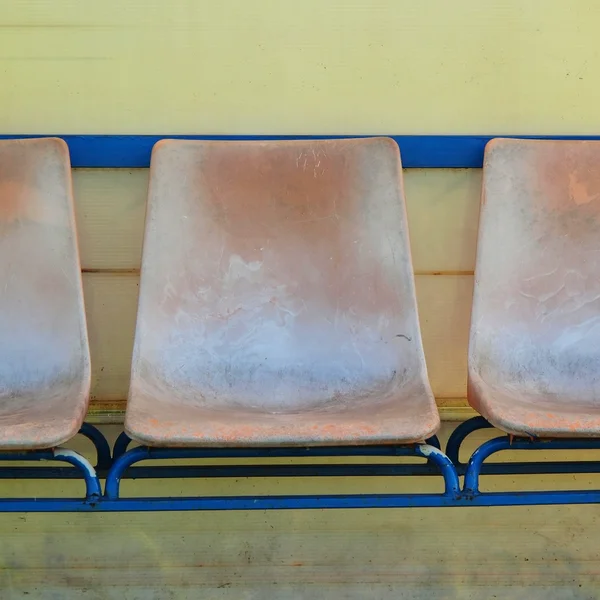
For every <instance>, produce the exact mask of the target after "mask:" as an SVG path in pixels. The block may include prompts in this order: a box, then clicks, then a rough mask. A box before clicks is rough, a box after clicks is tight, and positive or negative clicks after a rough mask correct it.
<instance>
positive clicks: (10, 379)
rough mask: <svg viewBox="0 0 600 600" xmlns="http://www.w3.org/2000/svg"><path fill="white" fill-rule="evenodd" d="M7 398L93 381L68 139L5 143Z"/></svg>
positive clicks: (1, 346)
mask: <svg viewBox="0 0 600 600" xmlns="http://www.w3.org/2000/svg"><path fill="white" fill-rule="evenodd" d="M0 340H1V343H0V398H6V397H8V398H10V397H14V396H19V395H22V394H27V393H29V392H31V391H33V390H35V389H39V388H43V387H46V386H50V385H52V384H54V383H57V382H61V383H68V382H69V381H70V380H72V381H75V382H77V383H78V385H79V384H81V385H83V386H86V385H87V389H88V393H89V379H90V364H89V363H90V361H89V350H88V340H87V330H86V323H85V314H84V306H83V293H82V286H81V269H80V265H79V255H78V249H77V236H76V230H75V219H74V209H73V194H72V185H71V170H70V162H69V153H68V149H67V146H66V144H65V143H64V142H63V141H62V140H59V139H53V138H46V139H27V140H7V141H0Z"/></svg>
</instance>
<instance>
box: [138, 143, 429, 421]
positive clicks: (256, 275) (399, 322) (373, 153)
mask: <svg viewBox="0 0 600 600" xmlns="http://www.w3.org/2000/svg"><path fill="white" fill-rule="evenodd" d="M155 375H156V377H157V378H159V379H160V380H161V381H162V382H163V383H164V384H165V385H166V386H168V388H177V389H178V390H179V391H180V392H181V393H186V390H188V391H189V394H190V396H192V395H194V396H195V397H196V398H197V397H198V386H201V387H202V389H201V390H200V392H201V395H202V396H204V397H206V398H211V399H215V398H216V399H218V401H221V402H224V403H227V402H235V401H236V400H235V398H236V397H238V396H239V394H243V395H244V397H245V398H250V401H251V403H252V405H253V406H255V407H256V408H260V409H267V410H270V409H276V408H277V409H279V408H282V407H284V406H285V407H287V409H289V410H294V408H295V407H298V406H302V407H304V408H306V407H307V406H311V405H315V406H316V405H319V406H321V405H322V402H323V399H324V398H327V397H329V398H333V399H337V400H339V401H343V400H344V398H346V397H348V398H350V397H352V398H354V399H355V398H357V397H360V395H361V394H362V393H364V394H365V395H367V394H368V395H369V396H371V395H372V394H373V392H376V391H377V390H380V391H381V392H382V394H385V393H392V392H393V390H394V389H395V388H397V387H398V386H405V385H410V384H416V382H417V381H418V382H419V383H421V384H422V382H423V380H425V379H426V370H425V364H424V358H423V350H422V345H421V336H420V332H419V324H418V318H417V311H416V300H415V290H414V281H413V273H412V265H411V258H410V249H409V240H408V229H407V223H406V213H405V206H404V198H403V190H402V171H401V164H400V157H399V151H398V147H397V145H396V144H395V143H394V142H393V140H390V139H387V138H371V139H354V140H348V139H346V140H321V141H315V140H308V141H276V142H275V141H274V142H205V141H174V140H165V141H163V142H160V143H159V144H157V146H156V147H155V148H154V151H153V155H152V163H151V174H150V190H149V198H148V209H147V216H146V232H145V240H144V252H143V263H142V279H141V285H140V301H139V312H138V323H137V330H136V342H135V349H134V358H133V373H132V378H133V379H132V388H133V386H135V385H138V384H139V385H143V384H142V381H148V380H149V379H152V378H155ZM157 385H158V384H157ZM265 392H268V393H265ZM271 403H273V404H271Z"/></svg>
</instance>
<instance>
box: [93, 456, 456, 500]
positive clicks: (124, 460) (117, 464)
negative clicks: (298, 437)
mask: <svg viewBox="0 0 600 600" xmlns="http://www.w3.org/2000/svg"><path fill="white" fill-rule="evenodd" d="M390 454H392V455H394V456H417V457H421V458H425V459H427V461H428V462H429V463H431V464H433V465H435V467H436V468H437V469H438V471H439V472H440V473H441V475H442V477H443V479H444V492H443V493H442V494H350V495H327V496H310V495H306V496H248V497H205V498H202V497H200V498H152V499H150V498H144V499H140V498H136V499H122V498H120V482H121V479H122V478H123V476H124V474H125V472H126V471H127V469H129V467H131V466H132V465H133V464H135V463H137V462H140V461H143V460H162V459H197V458H224V457H238V458H240V457H244V458H247V457H264V456H265V455H267V456H269V457H275V456H277V457H281V456H389V455H390ZM323 466H325V467H326V466H328V465H323ZM459 497H460V483H459V480H458V475H457V473H456V469H455V468H454V465H453V464H452V463H451V462H450V460H448V457H447V456H446V455H445V454H444V453H443V452H442V451H441V450H439V449H437V448H435V447H434V446H430V445H428V444H415V445H410V446H389V447H386V446H352V447H339V448H324V447H318V448H262V449H253V448H248V449H237V448H231V449H229V448H215V449H209V448H150V447H146V446H139V447H137V448H133V449H132V450H128V451H127V452H125V453H124V454H121V455H120V456H119V457H118V458H116V459H115V460H114V463H113V466H112V468H111V469H110V471H109V473H108V476H107V478H106V485H105V494H104V498H103V500H102V502H101V503H100V504H99V508H100V509H107V510H232V509H244V510H250V509H254V510H265V509H268V508H278V509H295V508H377V507H392V506H394V507H405V506H447V505H450V504H451V503H452V502H455V501H456V500H457V499H458V498H459Z"/></svg>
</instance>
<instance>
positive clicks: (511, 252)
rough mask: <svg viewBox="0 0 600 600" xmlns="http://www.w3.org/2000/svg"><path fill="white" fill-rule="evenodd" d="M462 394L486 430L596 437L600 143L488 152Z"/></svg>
mask: <svg viewBox="0 0 600 600" xmlns="http://www.w3.org/2000/svg"><path fill="white" fill-rule="evenodd" d="M483 198H485V203H484V204H483V205H482V209H481V220H480V233H479V244H478V250H477V267H476V272H475V292H474V301H473V313H472V324H471V340H470V347H469V385H468V398H469V402H470V404H471V406H473V408H475V409H476V410H477V411H479V412H480V413H481V414H482V415H483V416H485V417H486V418H487V419H488V420H489V421H490V422H491V423H492V424H493V425H495V426H496V427H499V428H500V429H503V430H505V431H507V432H509V433H513V434H516V435H532V436H537V437H557V436H598V435H600V277H599V273H600V142H595V141H532V140H495V141H493V142H490V144H489V145H488V147H487V148H486V154H485V161H484V178H483Z"/></svg>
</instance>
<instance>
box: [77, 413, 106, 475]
mask: <svg viewBox="0 0 600 600" xmlns="http://www.w3.org/2000/svg"><path fill="white" fill-rule="evenodd" d="M79 433H80V434H81V435H84V436H85V437H86V438H87V439H88V440H90V441H91V442H92V443H93V444H94V447H95V448H96V467H95V468H96V470H98V471H104V470H107V469H110V465H111V463H112V459H111V456H110V446H109V445H108V442H107V441H106V438H105V437H104V435H102V433H101V432H100V430H99V429H97V428H96V427H94V426H93V425H90V424H89V423H83V425H82V426H81V429H80V430H79Z"/></svg>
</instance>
